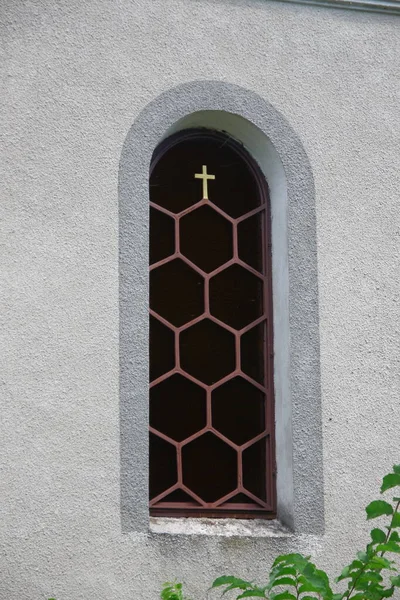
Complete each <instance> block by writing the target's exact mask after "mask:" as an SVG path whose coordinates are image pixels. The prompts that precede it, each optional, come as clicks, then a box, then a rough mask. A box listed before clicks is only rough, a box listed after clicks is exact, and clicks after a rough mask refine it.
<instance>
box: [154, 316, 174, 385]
mask: <svg viewBox="0 0 400 600" xmlns="http://www.w3.org/2000/svg"><path fill="white" fill-rule="evenodd" d="M150 348H151V352H150V381H153V380H154V379H157V378H158V377H161V375H164V373H167V372H168V371H171V369H173V368H174V366H175V334H174V332H173V331H172V330H171V329H169V328H168V327H166V326H165V325H164V324H163V323H160V321H159V320H158V319H155V318H154V317H153V316H150Z"/></svg>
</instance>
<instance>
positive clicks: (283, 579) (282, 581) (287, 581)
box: [271, 577, 296, 588]
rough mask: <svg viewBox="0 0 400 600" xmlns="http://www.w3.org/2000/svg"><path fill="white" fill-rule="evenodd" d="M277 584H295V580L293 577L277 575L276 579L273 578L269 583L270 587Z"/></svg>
mask: <svg viewBox="0 0 400 600" xmlns="http://www.w3.org/2000/svg"><path fill="white" fill-rule="evenodd" d="M278 585H293V586H295V585H296V581H295V580H294V579H292V578H291V577H279V578H277V579H274V581H273V582H272V583H271V588H273V587H276V586H278Z"/></svg>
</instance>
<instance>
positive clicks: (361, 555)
mask: <svg viewBox="0 0 400 600" xmlns="http://www.w3.org/2000/svg"><path fill="white" fill-rule="evenodd" d="M357 558H359V559H360V560H361V562H363V563H366V562H368V554H367V553H366V552H357Z"/></svg>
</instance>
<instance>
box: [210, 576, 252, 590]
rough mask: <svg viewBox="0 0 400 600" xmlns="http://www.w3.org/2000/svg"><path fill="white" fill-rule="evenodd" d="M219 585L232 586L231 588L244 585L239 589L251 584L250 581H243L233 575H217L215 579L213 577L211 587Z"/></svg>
mask: <svg viewBox="0 0 400 600" xmlns="http://www.w3.org/2000/svg"><path fill="white" fill-rule="evenodd" d="M221 585H229V586H233V588H232V589H234V588H235V587H239V588H241V586H244V587H243V588H241V589H245V588H246V587H249V586H251V583H250V582H249V581H244V580H243V579H238V578H237V577H234V576H233V575H222V577H217V579H215V580H214V581H213V584H212V586H211V587H212V588H215V587H220V586H221Z"/></svg>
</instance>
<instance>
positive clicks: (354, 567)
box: [161, 465, 400, 600]
mask: <svg viewBox="0 0 400 600" xmlns="http://www.w3.org/2000/svg"><path fill="white" fill-rule="evenodd" d="M393 488H399V489H400V465H394V467H393V472H391V473H389V474H387V475H385V477H384V478H383V481H382V485H381V490H380V491H381V494H383V493H385V492H387V491H388V490H392V489H393ZM399 495H400V494H399ZM399 495H397V496H394V497H393V498H392V503H390V502H387V501H386V500H374V501H373V502H371V503H370V504H369V505H368V506H367V507H366V509H365V510H366V514H367V520H371V519H376V518H379V517H384V516H386V517H390V520H389V523H388V525H386V526H385V527H384V528H383V529H382V528H378V527H375V528H373V529H372V530H371V532H370V537H371V541H370V542H369V543H368V544H367V546H366V549H365V551H362V552H357V558H356V559H355V560H353V561H352V562H351V563H350V564H349V565H347V566H346V567H345V568H344V569H343V571H342V572H341V574H340V575H339V577H337V578H336V580H335V582H336V583H339V582H341V581H346V582H347V588H346V590H345V591H344V592H339V593H333V591H332V588H331V585H330V582H329V578H328V575H327V574H326V573H325V571H323V570H321V569H318V568H317V567H316V566H315V565H314V564H313V563H312V562H311V561H310V557H309V556H307V557H306V556H303V555H302V554H285V555H282V556H278V557H277V558H276V559H275V561H274V562H273V565H272V568H271V571H270V574H269V580H268V583H267V585H265V586H263V587H262V586H258V585H256V584H255V583H254V582H252V581H246V580H244V579H240V578H238V577H235V576H233V575H223V576H221V577H218V578H217V579H216V580H215V581H214V583H213V584H212V588H224V589H223V595H224V594H226V593H227V592H233V591H235V592H236V600H241V599H242V598H254V597H258V598H266V599H267V600H383V599H384V598H390V597H391V596H393V593H394V590H395V588H400V575H399V572H398V568H397V567H396V566H395V561H394V560H389V559H388V558H387V557H386V555H387V554H389V555H393V554H397V555H400V533H399V530H400V497H399ZM385 530H386V531H385ZM161 598H162V600H187V599H185V598H184V596H183V592H182V585H181V584H165V585H164V588H163V591H162V592H161Z"/></svg>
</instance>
